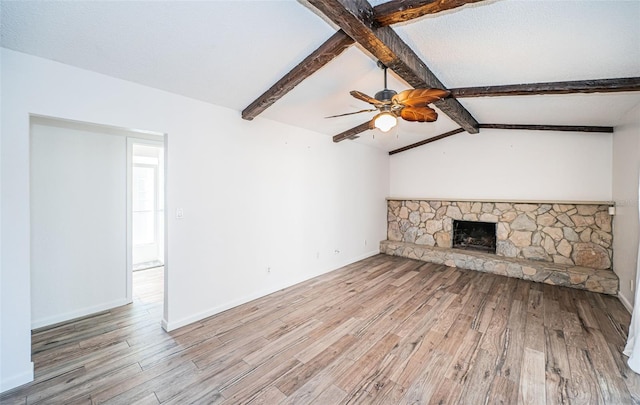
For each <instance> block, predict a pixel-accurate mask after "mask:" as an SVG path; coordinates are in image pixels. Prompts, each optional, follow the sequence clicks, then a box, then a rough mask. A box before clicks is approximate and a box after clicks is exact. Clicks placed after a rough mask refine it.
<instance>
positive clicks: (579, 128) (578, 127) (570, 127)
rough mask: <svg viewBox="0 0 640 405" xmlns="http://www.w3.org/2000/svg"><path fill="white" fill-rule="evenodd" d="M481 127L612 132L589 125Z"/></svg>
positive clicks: (482, 125) (485, 126)
mask: <svg viewBox="0 0 640 405" xmlns="http://www.w3.org/2000/svg"><path fill="white" fill-rule="evenodd" d="M479 128H481V129H522V130H529V131H564V132H601V133H606V134H610V133H613V127H598V126H589V125H522V124H480V126H479Z"/></svg>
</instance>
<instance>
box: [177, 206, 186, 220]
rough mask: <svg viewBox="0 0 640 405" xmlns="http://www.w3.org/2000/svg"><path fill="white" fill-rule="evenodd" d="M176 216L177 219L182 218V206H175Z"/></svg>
mask: <svg viewBox="0 0 640 405" xmlns="http://www.w3.org/2000/svg"><path fill="white" fill-rule="evenodd" d="M176 218H177V219H182V218H184V211H183V210H182V208H176Z"/></svg>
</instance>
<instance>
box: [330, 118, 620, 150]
mask: <svg viewBox="0 0 640 405" xmlns="http://www.w3.org/2000/svg"><path fill="white" fill-rule="evenodd" d="M478 128H480V129H511V130H530V131H563V132H600V133H607V134H610V133H612V132H613V127H598V126H586V125H528V124H478ZM461 132H464V129H462V128H458V129H454V130H453V131H449V132H445V133H444V134H441V135H436V136H432V137H431V138H427V139H425V140H422V141H420V142H416V143H412V144H411V145H407V146H403V147H402V148H398V149H394V150H392V151H390V152H389V155H395V154H396V153H400V152H404V151H407V150H409V149H413V148H417V147H418V146H422V145H426V144H428V143H431V142H435V141H439V140H440V139H444V138H448V137H450V136H452V135H456V134H459V133H461ZM334 142H335V141H334Z"/></svg>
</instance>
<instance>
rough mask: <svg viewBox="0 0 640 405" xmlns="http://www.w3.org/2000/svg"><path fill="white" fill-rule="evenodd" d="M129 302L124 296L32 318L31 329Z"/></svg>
mask: <svg viewBox="0 0 640 405" xmlns="http://www.w3.org/2000/svg"><path fill="white" fill-rule="evenodd" d="M129 303H131V301H130V300H128V299H127V298H126V297H124V298H119V299H117V300H114V301H111V302H105V303H102V304H98V305H93V306H91V307H86V308H80V309H78V310H75V311H69V312H65V313H63V314H56V315H53V316H48V317H46V318H42V319H32V320H31V329H39V328H43V327H45V326H51V325H55V324H57V323H61V322H67V321H71V320H73V319H77V318H82V317H84V316H87V315H92V314H95V313H98V312H102V311H106V310H109V309H113V308H116V307H121V306H123V305H127V304H129Z"/></svg>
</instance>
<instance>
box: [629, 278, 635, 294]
mask: <svg viewBox="0 0 640 405" xmlns="http://www.w3.org/2000/svg"><path fill="white" fill-rule="evenodd" d="M633 284H634V282H633V280H629V289H630V290H631V292H633V287H634V285H633Z"/></svg>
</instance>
